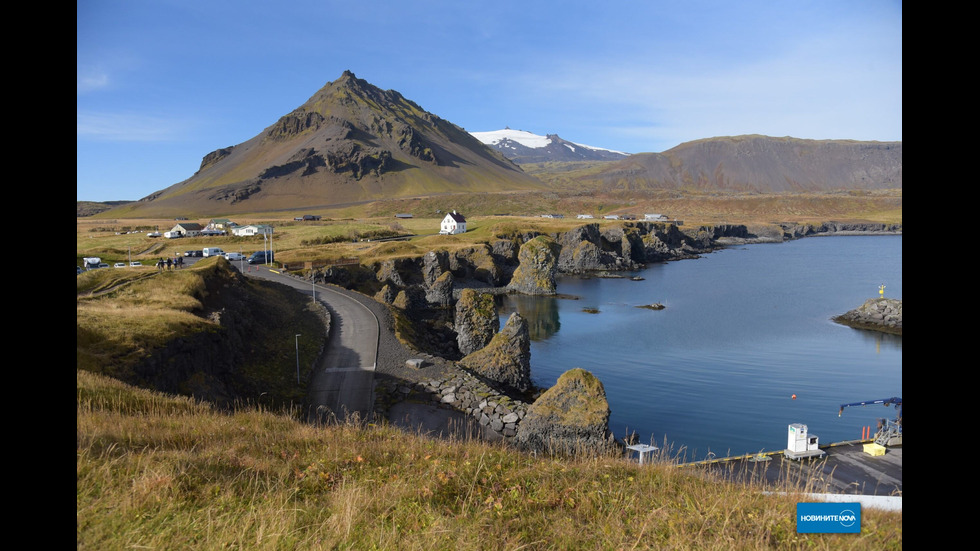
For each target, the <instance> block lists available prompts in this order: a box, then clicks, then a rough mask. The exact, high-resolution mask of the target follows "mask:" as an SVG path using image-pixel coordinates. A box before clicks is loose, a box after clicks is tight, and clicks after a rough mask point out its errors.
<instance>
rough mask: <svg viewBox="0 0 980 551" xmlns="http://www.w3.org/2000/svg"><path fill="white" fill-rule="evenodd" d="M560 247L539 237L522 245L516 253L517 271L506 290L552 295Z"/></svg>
mask: <svg viewBox="0 0 980 551" xmlns="http://www.w3.org/2000/svg"><path fill="white" fill-rule="evenodd" d="M560 253H561V246H560V245H559V244H558V243H557V242H555V240H554V239H552V238H550V237H547V236H544V235H540V236H538V237H535V238H534V239H532V240H530V241H528V242H526V243H524V244H523V245H522V246H521V249H520V252H518V253H517V261H518V263H517V269H515V270H514V274H513V276H512V277H511V280H510V283H509V284H508V285H507V288H508V289H510V290H512V291H516V292H518V293H523V294H526V295H553V294H555V292H556V291H555V290H556V289H557V288H558V285H557V284H556V283H555V271H556V269H557V267H558V256H559V254H560Z"/></svg>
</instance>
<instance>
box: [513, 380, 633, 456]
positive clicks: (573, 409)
mask: <svg viewBox="0 0 980 551" xmlns="http://www.w3.org/2000/svg"><path fill="white" fill-rule="evenodd" d="M515 443H516V444H517V446H518V447H519V448H521V449H523V450H525V451H534V452H539V453H549V454H565V455H575V454H601V453H607V452H610V451H614V450H615V449H616V446H617V445H616V442H615V439H614V438H613V436H612V433H611V432H610V431H609V402H608V401H607V400H606V391H605V388H604V387H603V386H602V382H601V381H599V379H597V378H596V377H595V376H594V375H592V373H589V372H588V371H586V370H584V369H582V368H579V367H576V368H574V369H571V370H569V371H566V372H565V373H563V374H562V376H561V377H559V378H558V382H556V383H555V386H553V387H551V388H549V389H548V390H547V391H545V393H544V394H542V395H541V397H540V398H538V399H537V400H535V402H534V403H533V404H531V405H530V406H529V407H528V409H527V414H526V415H525V416H524V419H523V420H522V421H521V424H520V425H519V426H518V429H517V436H516V439H515Z"/></svg>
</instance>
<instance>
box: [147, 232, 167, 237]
mask: <svg viewBox="0 0 980 551" xmlns="http://www.w3.org/2000/svg"><path fill="white" fill-rule="evenodd" d="M161 235H163V234H162V233H160V232H158V231H152V232H150V233H148V234H146V236H147V237H160V236H161Z"/></svg>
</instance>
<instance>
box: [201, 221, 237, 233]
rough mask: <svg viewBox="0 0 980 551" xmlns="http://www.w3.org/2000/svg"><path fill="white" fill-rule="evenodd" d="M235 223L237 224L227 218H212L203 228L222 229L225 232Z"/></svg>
mask: <svg viewBox="0 0 980 551" xmlns="http://www.w3.org/2000/svg"><path fill="white" fill-rule="evenodd" d="M237 225H238V224H236V223H234V222H232V221H231V220H229V219H227V218H212V219H211V221H210V222H208V225H207V227H206V228H205V229H208V230H224V231H226V232H227V231H230V230H231V229H232V228H234V227H235V226H237Z"/></svg>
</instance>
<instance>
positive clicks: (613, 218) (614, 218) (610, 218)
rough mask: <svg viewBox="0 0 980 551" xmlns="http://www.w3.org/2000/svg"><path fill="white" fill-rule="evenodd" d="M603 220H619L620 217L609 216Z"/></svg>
mask: <svg viewBox="0 0 980 551" xmlns="http://www.w3.org/2000/svg"><path fill="white" fill-rule="evenodd" d="M603 218H605V219H606V220H619V215H618V214H607V215H605V216H603Z"/></svg>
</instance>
